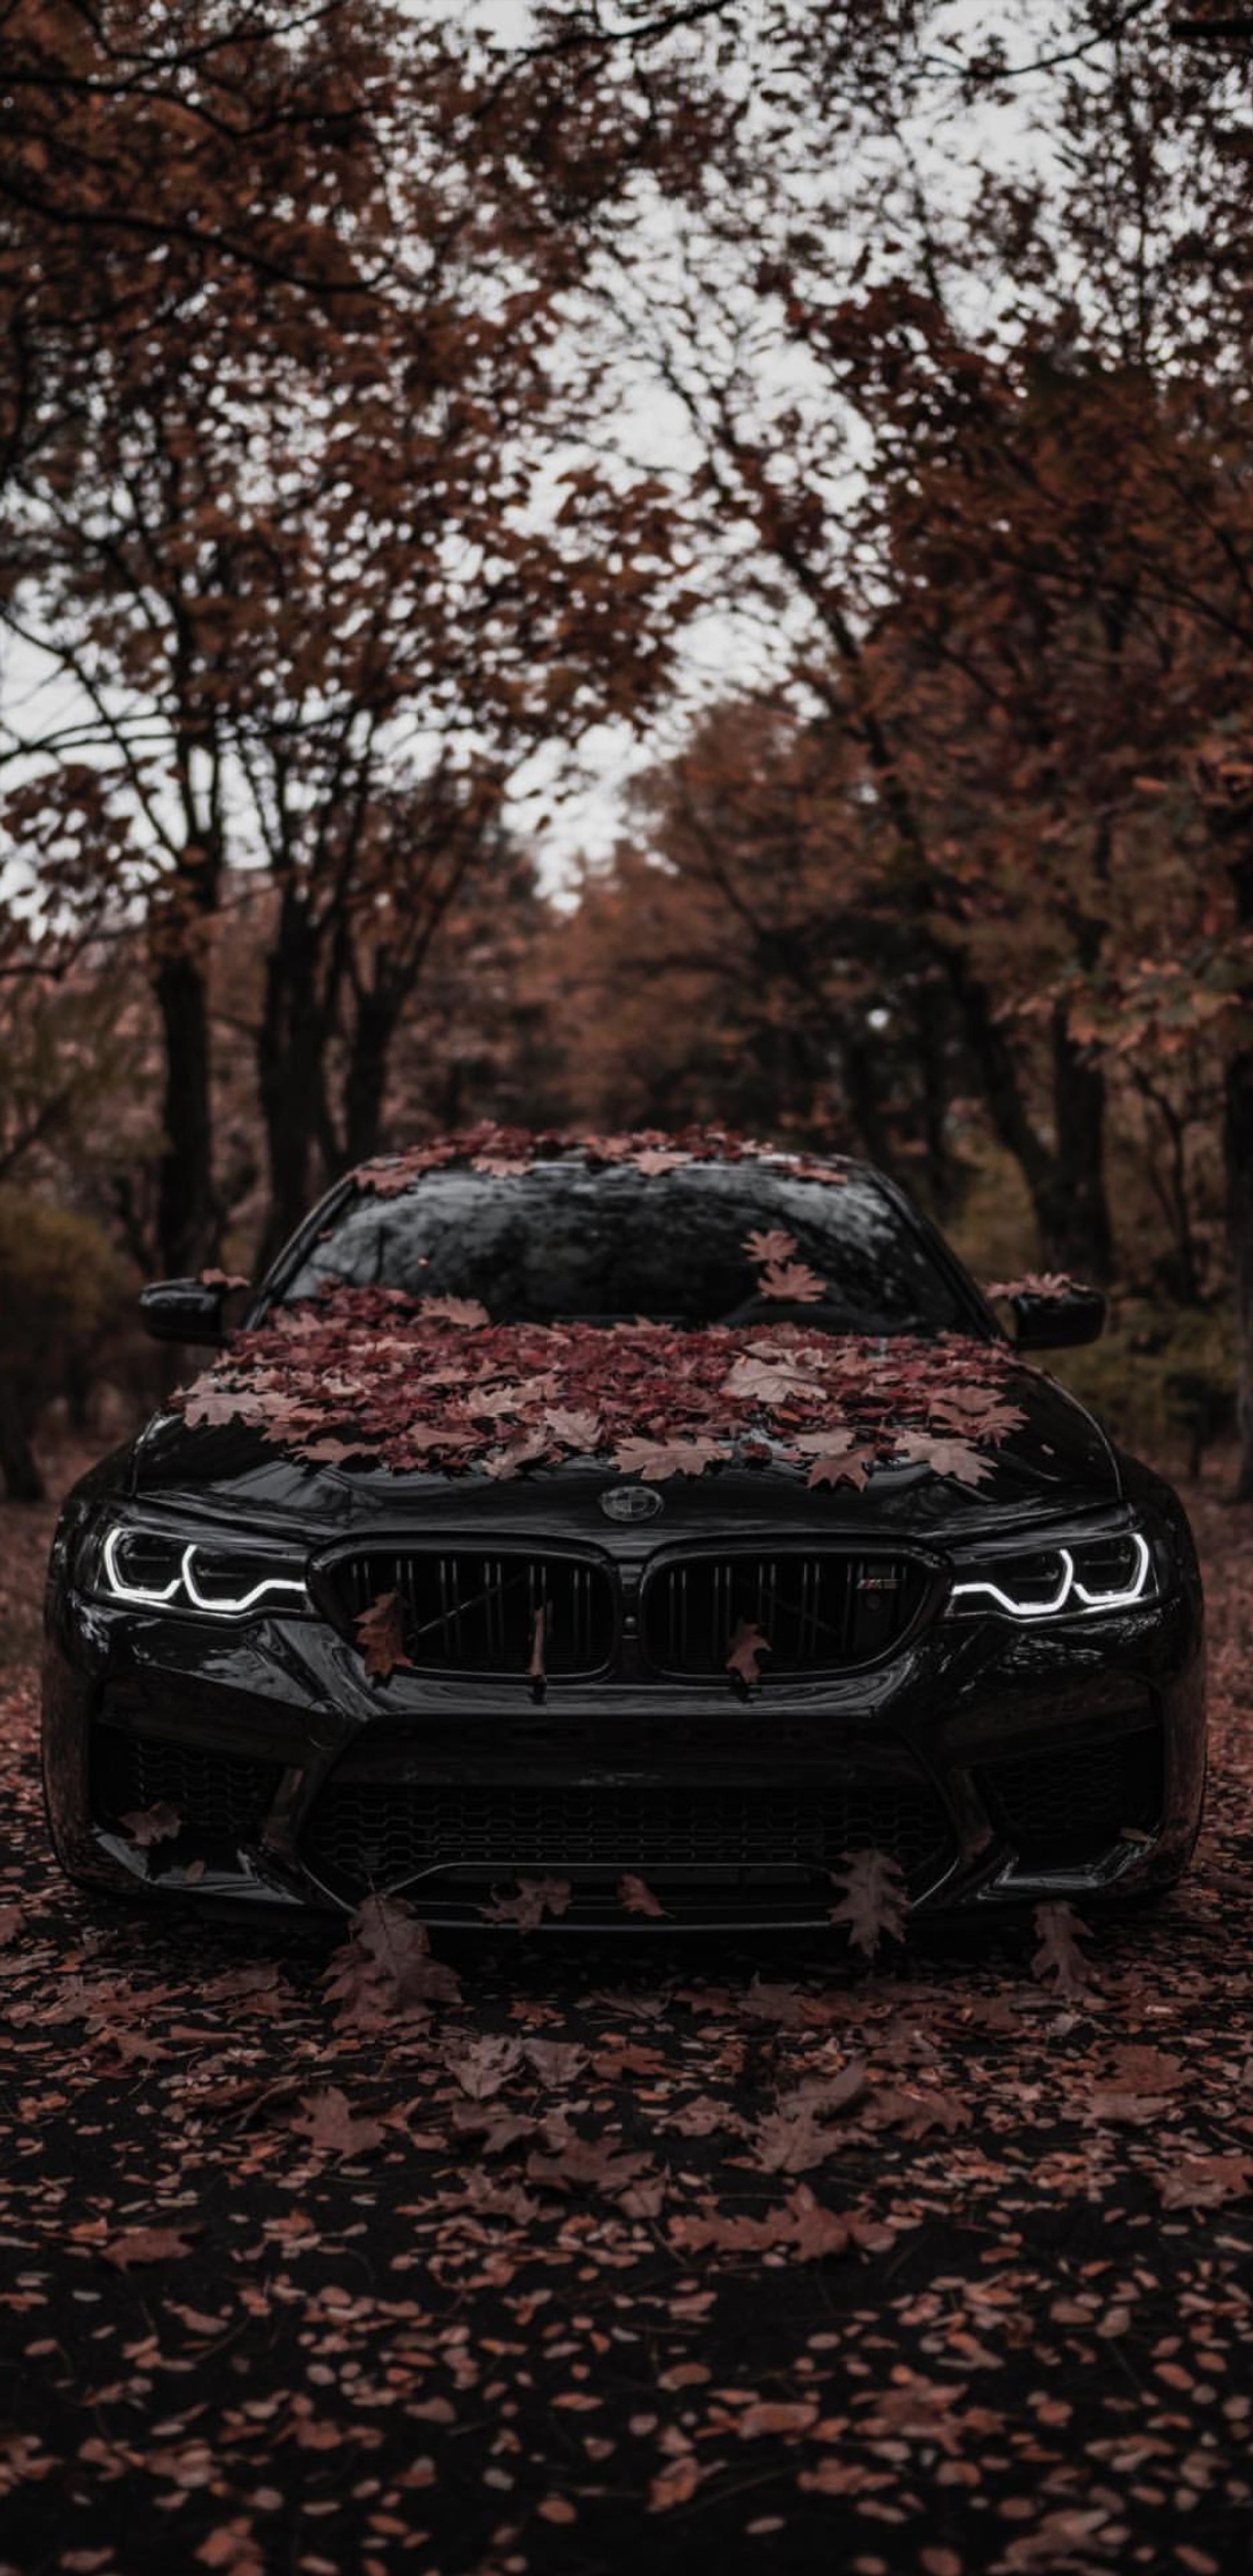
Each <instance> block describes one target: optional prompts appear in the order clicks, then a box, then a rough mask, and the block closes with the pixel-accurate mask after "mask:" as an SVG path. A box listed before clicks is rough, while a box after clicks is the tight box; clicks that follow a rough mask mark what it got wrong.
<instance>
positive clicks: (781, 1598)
mask: <svg viewBox="0 0 1253 2576" xmlns="http://www.w3.org/2000/svg"><path fill="white" fill-rule="evenodd" d="M927 1580H928V1578H927V1574H926V1571H925V1569H924V1568H923V1567H922V1566H921V1565H919V1564H918V1563H917V1562H916V1561H915V1560H913V1559H911V1558H909V1557H902V1556H887V1555H875V1556H870V1555H859V1554H854V1553H853V1552H852V1550H850V1549H834V1548H829V1549H819V1550H814V1551H812V1552H809V1551H804V1552H802V1551H801V1550H799V1549H797V1550H794V1551H787V1552H785V1551H783V1550H780V1551H779V1552H778V1553H777V1554H775V1555H772V1556H758V1555H749V1554H747V1553H745V1554H736V1555H733V1556H717V1557H715V1556H690V1557H684V1558H680V1559H677V1560H675V1561H673V1562H670V1563H667V1564H664V1565H662V1566H659V1567H658V1568H657V1569H656V1571H655V1572H654V1573H653V1574H652V1575H651V1576H650V1577H649V1579H648V1581H647V1582H646V1584H645V1587H644V1596H643V1605H642V1622H641V1625H642V1635H643V1640H644V1649H645V1653H646V1654H647V1656H648V1660H649V1662H650V1663H651V1664H652V1665H653V1666H654V1667H655V1668H656V1670H657V1671H659V1672H663V1673H673V1674H678V1675H688V1676H695V1675H699V1674H712V1673H721V1672H723V1671H724V1670H725V1669H726V1661H727V1656H728V1653H729V1651H730V1647H731V1641H732V1638H733V1637H734V1635H735V1632H736V1629H737V1627H738V1626H739V1625H740V1624H741V1623H745V1624H747V1625H750V1626H752V1627H755V1628H757V1629H759V1630H760V1632H761V1634H762V1636H763V1637H767V1638H768V1639H769V1641H770V1652H769V1654H768V1655H767V1656H766V1657H765V1658H764V1662H763V1666H762V1670H763V1673H764V1675H765V1677H766V1678H767V1679H769V1677H770V1676H771V1675H772V1674H775V1673H803V1672H838V1671H848V1670H851V1669H853V1668H855V1667H856V1666H857V1665H859V1664H865V1663H871V1662H873V1660H874V1658H875V1657H876V1656H877V1655H881V1654H883V1653H885V1652H886V1650H887V1649H888V1648H889V1647H890V1646H892V1645H894V1644H895V1643H896V1640H897V1639H898V1638H899V1637H901V1636H903V1634H904V1632H905V1630H906V1629H907V1628H908V1627H909V1626H910V1624H911V1622H912V1620H913V1618H914V1616H915V1613H916V1611H917V1609H918V1606H919V1603H920V1601H921V1600H922V1597H923V1594H924V1593H925V1591H926V1587H927Z"/></svg>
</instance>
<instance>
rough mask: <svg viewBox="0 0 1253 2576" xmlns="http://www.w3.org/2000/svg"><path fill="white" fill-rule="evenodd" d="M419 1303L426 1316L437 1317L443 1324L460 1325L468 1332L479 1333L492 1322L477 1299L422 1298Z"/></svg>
mask: <svg viewBox="0 0 1253 2576" xmlns="http://www.w3.org/2000/svg"><path fill="white" fill-rule="evenodd" d="M418 1303H419V1306H420V1308H421V1311H422V1313H423V1314H424V1315H432V1316H436V1317H438V1319H439V1321H440V1322H441V1323H443V1324H460V1325H462V1326H464V1328H465V1330H466V1331H467V1332H477V1331H478V1329H479V1327H480V1325H483V1324H490V1322H491V1320H492V1319H491V1316H490V1315H489V1314H488V1311H487V1308H486V1306H480V1304H479V1301H478V1298H477V1297H422V1298H420V1299H419V1301H418Z"/></svg>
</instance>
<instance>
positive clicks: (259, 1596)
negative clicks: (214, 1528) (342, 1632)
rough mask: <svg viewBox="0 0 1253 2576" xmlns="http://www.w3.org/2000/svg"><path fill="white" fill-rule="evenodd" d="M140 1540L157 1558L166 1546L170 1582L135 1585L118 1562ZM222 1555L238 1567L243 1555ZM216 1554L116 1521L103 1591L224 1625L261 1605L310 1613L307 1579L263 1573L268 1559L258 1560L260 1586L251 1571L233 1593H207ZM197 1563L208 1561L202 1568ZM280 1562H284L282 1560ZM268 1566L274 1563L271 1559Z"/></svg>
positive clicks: (108, 1541)
mask: <svg viewBox="0 0 1253 2576" xmlns="http://www.w3.org/2000/svg"><path fill="white" fill-rule="evenodd" d="M136 1538H140V1539H147V1540H148V1541H149V1543H150V1545H151V1547H152V1549H153V1551H154V1552H157V1551H159V1550H160V1549H161V1548H162V1546H164V1547H166V1548H167V1549H168V1555H167V1557H166V1560H165V1561H166V1565H167V1566H169V1567H171V1568H172V1571H171V1572H170V1574H169V1578H168V1580H166V1581H161V1580H159V1579H155V1578H154V1579H152V1580H149V1581H146V1582H145V1581H139V1582H136V1581H133V1580H132V1579H131V1577H130V1576H129V1575H128V1573H127V1572H126V1570H125V1568H124V1566H123V1565H122V1563H121V1562H120V1561H119V1559H120V1556H121V1553H122V1551H123V1549H124V1547H125V1544H126V1541H127V1540H128V1539H130V1540H134V1539H136ZM218 1553H219V1557H223V1556H224V1557H226V1558H227V1559H228V1560H232V1559H233V1560H235V1561H236V1562H238V1560H239V1557H240V1553H241V1552H240V1551H239V1550H238V1549H222V1550H220V1551H218ZM213 1554H214V1550H213V1548H212V1546H211V1544H210V1543H209V1542H207V1541H206V1540H203V1539H190V1540H185V1539H183V1538H182V1537H181V1536H179V1537H174V1536H172V1535H171V1536H170V1537H169V1538H168V1539H165V1538H164V1537H163V1534H162V1533H160V1532H157V1531H155V1530H153V1531H141V1530H138V1529H136V1528H135V1527H134V1525H131V1524H128V1523H126V1522H124V1521H117V1522H115V1523H114V1525H113V1527H112V1529H110V1530H109V1531H108V1532H107V1533H106V1535H105V1538H104V1542H103V1545H102V1547H101V1551H100V1562H101V1567H102V1570H103V1576H104V1582H103V1587H102V1588H103V1589H104V1590H105V1591H106V1592H107V1593H108V1595H109V1597H110V1598H111V1599H112V1600H115V1601H125V1602H131V1603H133V1604H134V1605H135V1607H136V1608H137V1609H138V1608H142V1609H147V1610H166V1609H171V1610H179V1609H184V1610H198V1611H201V1612H205V1613H207V1614H208V1615H210V1616H217V1617H219V1618H224V1619H227V1618H238V1617H239V1616H241V1614H243V1613H244V1612H246V1611H249V1610H253V1609H256V1608H257V1607H258V1606H259V1604H260V1603H262V1602H263V1601H271V1602H272V1603H273V1605H274V1607H276V1608H277V1607H278V1606H279V1604H280V1602H281V1601H283V1600H284V1599H286V1601H287V1603H288V1605H289V1606H291V1607H295V1606H296V1604H297V1603H299V1604H300V1605H302V1606H306V1607H307V1605H308V1598H309V1596H308V1591H307V1588H306V1585H305V1582H304V1578H303V1576H301V1575H297V1574H295V1573H292V1574H275V1573H273V1572H266V1571H264V1570H260V1569H263V1568H264V1566H265V1564H266V1560H265V1559H264V1558H258V1559H257V1570H258V1580H256V1581H249V1580H248V1574H250V1573H252V1572H253V1571H254V1569H253V1568H251V1567H249V1568H247V1572H246V1573H245V1575H244V1579H243V1581H242V1584H241V1585H240V1586H239V1587H237V1588H236V1589H235V1590H234V1591H230V1592H217V1593H215V1592H213V1591H205V1590H204V1588H203V1586H204V1584H205V1582H206V1581H207V1580H211V1576H210V1571H209V1569H210V1565H211V1561H212V1558H213ZM198 1559H202V1560H205V1561H204V1562H203V1563H201V1564H200V1565H199V1566H198V1564H197V1560H198ZM279 1561H280V1562H284V1561H285V1560H284V1559H282V1558H281V1557H280V1559H279ZM270 1562H271V1563H273V1559H271V1560H270ZM245 1564H246V1559H245Z"/></svg>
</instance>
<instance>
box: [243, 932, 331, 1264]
mask: <svg viewBox="0 0 1253 2576" xmlns="http://www.w3.org/2000/svg"><path fill="white" fill-rule="evenodd" d="M318 965H319V939H318V934H317V932H316V930H315V929H314V928H313V927H312V926H311V925H310V923H309V922H308V921H307V919H306V918H305V915H304V912H303V909H302V907H301V905H300V903H299V901H298V899H288V898H287V897H286V896H285V898H284V902H283V905H282V909H281V912H280V916H279V926H278V934H277V937H276V939H275V943H274V946H273V948H272V949H271V951H270V954H269V956H268V958H267V960H266V973H265V997H264V1002H263V1005H262V1012H261V1026H260V1029H259V1031H258V1033H257V1089H258V1093H259V1095H260V1101H261V1114H262V1118H263V1120H264V1124H265V1137H266V1152H267V1159H268V1163H269V1174H270V1206H269V1213H268V1216H267V1219H266V1224H265V1228H264V1231H263V1234H262V1238H261V1254H260V1257H261V1260H262V1263H263V1264H264V1263H265V1262H268V1261H270V1260H272V1258H273V1256H274V1254H275V1253H276V1252H277V1251H279V1250H280V1248H281V1246H282V1245H283V1244H284V1243H285V1242H286V1241H287V1238H288V1236H289V1235H290V1234H291V1233H292V1232H293V1231H294V1229H295V1227H296V1226H297V1225H299V1223H300V1221H301V1219H302V1217H305V1216H307V1215H308V1212H309V1206H310V1202H311V1200H312V1198H313V1195H314V1191H313V1178H312V1165H313V1148H314V1144H315V1142H316V1140H317V1138H318V1137H319V1136H321V1135H323V1134H324V1133H325V1128H326V1123H327V1122H326V1118H325V1091H326V1048H327V1041H328V1039H329V1036H330V1025H329V1015H328V1012H327V1010H326V1007H325V1003H324V1000H323V998H322V996H321V995H320V993H319V990H318Z"/></svg>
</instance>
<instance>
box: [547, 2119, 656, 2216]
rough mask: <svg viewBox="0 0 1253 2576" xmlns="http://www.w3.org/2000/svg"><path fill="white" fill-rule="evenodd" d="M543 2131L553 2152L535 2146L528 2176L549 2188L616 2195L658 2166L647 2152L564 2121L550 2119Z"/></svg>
mask: <svg viewBox="0 0 1253 2576" xmlns="http://www.w3.org/2000/svg"><path fill="white" fill-rule="evenodd" d="M543 2135H544V2139H545V2143H546V2145H547V2146H548V2148H549V2149H550V2152H549V2153H548V2154H546V2155H545V2154H543V2153H541V2151H540V2150H539V2149H538V2148H535V2149H533V2150H532V2152H531V2154H530V2155H529V2156H528V2157H527V2160H526V2177H527V2181H528V2182H534V2183H539V2184H540V2186H541V2187H542V2188H543V2189H545V2190H548V2191H606V2192H608V2193H609V2194H610V2196H611V2197H616V2196H617V2194H619V2193H620V2192H623V2191H625V2190H626V2189H627V2187H628V2185H635V2184H637V2183H638V2181H639V2180H640V2178H641V2177H642V2176H643V2175H645V2174H647V2175H651V2174H652V2173H653V2170H654V2168H653V2162H652V2158H651V2156H649V2155H648V2154H647V2153H646V2152H639V2151H636V2150H630V2151H628V2150H626V2149H624V2148H621V2147H618V2146H616V2145H615V2144H614V2143H613V2141H612V2139H609V2138H581V2137H580V2136H579V2135H578V2133H577V2131H576V2130H574V2129H571V2128H568V2127H567V2126H566V2125H565V2123H564V2122H558V2121H556V2120H550V2121H546V2122H545V2124H544V2131H543Z"/></svg>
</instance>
